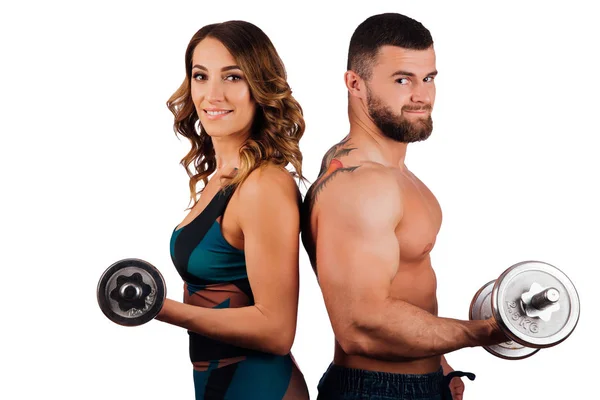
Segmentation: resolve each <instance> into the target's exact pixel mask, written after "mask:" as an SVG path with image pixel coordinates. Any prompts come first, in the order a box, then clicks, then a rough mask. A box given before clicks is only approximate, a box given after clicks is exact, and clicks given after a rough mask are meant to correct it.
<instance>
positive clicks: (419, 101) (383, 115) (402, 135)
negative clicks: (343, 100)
mask: <svg viewBox="0 0 600 400" xmlns="http://www.w3.org/2000/svg"><path fill="white" fill-rule="evenodd" d="M436 74H437V71H436V69H435V51H434V50H433V47H430V48H428V49H427V50H408V49H403V48H401V47H396V46H383V47H381V49H380V50H379V53H378V55H377V60H376V62H375V64H374V65H373V67H372V74H371V79H370V80H369V81H368V82H365V84H366V87H367V107H368V112H369V115H370V116H371V118H372V119H373V122H374V123H375V125H376V126H377V127H378V128H379V129H380V130H381V131H382V132H383V134H384V135H386V136H387V137H389V138H390V139H393V140H395V141H398V142H403V143H411V142H417V141H420V140H425V139H427V138H428V137H429V135H431V131H432V130H433V120H432V118H431V111H432V109H433V103H434V101H435V82H434V78H435V75H436Z"/></svg>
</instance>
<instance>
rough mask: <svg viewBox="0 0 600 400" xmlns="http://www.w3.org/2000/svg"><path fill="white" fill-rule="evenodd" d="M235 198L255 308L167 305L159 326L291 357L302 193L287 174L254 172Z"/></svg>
mask: <svg viewBox="0 0 600 400" xmlns="http://www.w3.org/2000/svg"><path fill="white" fill-rule="evenodd" d="M234 196H238V204H240V208H239V212H237V213H236V214H238V217H237V222H238V224H239V226H240V228H241V230H242V232H243V235H244V252H245V256H246V267H247V272H248V280H249V282H250V287H251V289H252V293H253V295H254V300H255V304H254V305H252V306H247V307H241V308H225V309H212V308H203V307H197V306H193V305H189V304H183V303H180V302H177V301H173V300H170V299H167V300H166V301H165V303H164V305H163V308H162V310H161V311H160V313H159V314H158V316H157V317H156V318H157V319H158V320H160V321H163V322H167V323H170V324H173V325H177V326H180V327H182V328H186V329H188V330H190V331H193V332H196V333H199V334H201V335H204V336H207V337H210V338H212V339H216V340H220V341H222V342H225V343H229V344H233V345H236V346H240V347H246V348H250V349H255V350H260V351H264V352H269V353H274V354H280V355H285V354H288V353H289V351H290V349H291V347H292V343H293V341H294V337H295V332H296V317H297V311H298V291H299V272H298V251H299V234H300V218H299V203H298V197H297V187H296V183H295V181H294V180H293V178H292V177H291V176H290V175H289V173H288V172H286V171H285V170H283V169H281V168H278V167H275V166H267V167H264V168H262V169H259V170H255V171H253V172H252V173H251V174H250V175H249V176H248V178H247V179H246V181H244V183H243V184H242V185H241V186H240V187H239V189H238V190H237V191H236V193H235V194H234Z"/></svg>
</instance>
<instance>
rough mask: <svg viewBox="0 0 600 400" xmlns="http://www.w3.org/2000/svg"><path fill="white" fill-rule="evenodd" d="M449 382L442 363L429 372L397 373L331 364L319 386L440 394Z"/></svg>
mask: <svg viewBox="0 0 600 400" xmlns="http://www.w3.org/2000/svg"><path fill="white" fill-rule="evenodd" d="M446 385H447V383H446V382H445V379H444V373H443V371H442V368H441V367H440V369H439V370H438V371H436V372H431V373H427V374H394V373H389V372H378V371H367V370H362V369H353V368H345V367H342V366H339V365H334V364H331V365H330V366H329V368H328V369H327V371H326V372H325V374H324V375H323V378H321V382H320V383H319V390H320V391H323V392H327V391H329V390H333V391H335V392H339V393H349V392H350V393H361V394H370V395H380V396H404V397H408V396H411V395H412V396H414V395H421V396H433V395H437V394H441V393H442V390H443V388H444V386H446ZM404 397H400V398H404Z"/></svg>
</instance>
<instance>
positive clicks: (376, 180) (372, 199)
mask: <svg viewBox="0 0 600 400" xmlns="http://www.w3.org/2000/svg"><path fill="white" fill-rule="evenodd" d="M398 194H399V189H398V182H397V178H396V176H395V174H394V173H393V171H392V170H391V169H390V168H388V167H385V166H383V165H381V164H378V163H374V162H370V161H355V162H352V160H351V159H349V158H345V159H336V158H334V159H332V160H331V161H330V163H329V165H327V168H326V169H325V171H324V172H323V173H322V174H321V175H320V176H319V178H318V179H317V180H316V181H315V182H314V183H313V184H312V185H311V187H310V188H309V190H308V192H307V194H306V197H305V199H304V203H305V207H304V209H305V210H306V211H308V212H310V213H312V211H314V210H315V207H319V208H320V207H321V206H325V207H330V206H333V207H338V206H344V207H346V208H348V207H350V208H352V207H353V206H357V207H362V206H363V205H367V204H374V203H381V202H384V203H385V202H387V201H389V200H393V198H395V197H396V196H397V195H398Z"/></svg>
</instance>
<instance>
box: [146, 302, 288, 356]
mask: <svg viewBox="0 0 600 400" xmlns="http://www.w3.org/2000/svg"><path fill="white" fill-rule="evenodd" d="M156 319H158V320H159V321H162V322H166V323H169V324H172V325H176V326H179V327H182V328H185V329H187V330H189V331H192V332H195V333H198V334H200V335H204V336H206V337H209V338H211V339H215V340H219V341H222V342H225V343H228V344H232V345H235V346H238V347H245V348H248V349H253V350H259V351H263V352H267V353H273V354H279V355H285V354H288V353H289V351H290V348H291V346H292V342H293V340H294V333H295V324H293V323H289V322H287V321H284V320H283V319H282V318H277V317H275V316H273V315H269V313H268V311H267V310H265V309H263V308H262V307H260V305H253V306H247V307H239V308H219V309H215V308H204V307H198V306H193V305H190V304H184V303H180V302H177V301H174V300H171V299H166V300H165V303H164V305H163V307H162V309H161V311H160V313H159V314H158V315H157V316H156ZM290 325H292V326H290Z"/></svg>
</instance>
